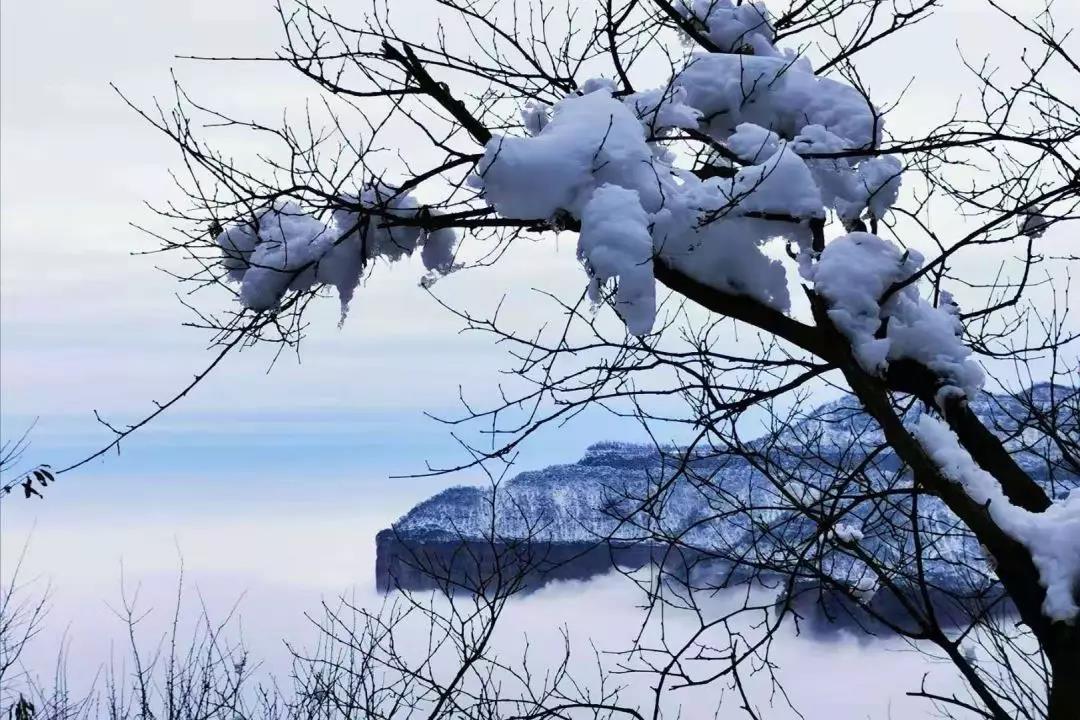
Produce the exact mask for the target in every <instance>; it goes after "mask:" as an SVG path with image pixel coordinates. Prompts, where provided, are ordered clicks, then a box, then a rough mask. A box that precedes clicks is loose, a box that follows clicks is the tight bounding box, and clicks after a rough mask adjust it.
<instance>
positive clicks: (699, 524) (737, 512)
mask: <svg viewBox="0 0 1080 720" xmlns="http://www.w3.org/2000/svg"><path fill="white" fill-rule="evenodd" d="M1075 392H1076V390H1075V389H1073V388H1066V387H1062V386H1051V385H1048V384H1044V385H1036V386H1034V387H1032V388H1031V389H1029V390H1028V391H1027V392H1026V393H1024V395H1023V396H1021V397H1025V398H1027V402H1023V401H1021V399H1020V398H1019V397H1016V396H1008V395H990V394H986V395H983V396H982V397H980V398H979V399H978V400H976V401H974V402H973V404H972V408H973V410H974V411H975V413H976V414H977V415H979V416H980V417H981V418H982V419H983V421H984V422H985V423H986V424H987V426H988V427H990V428H991V429H992V430H993V431H994V432H996V433H997V434H998V435H999V436H1000V437H1002V438H1003V439H1005V441H1006V445H1007V447H1008V448H1009V449H1010V450H1011V451H1012V452H1013V455H1014V457H1015V458H1016V460H1017V462H1018V463H1019V464H1020V465H1021V466H1022V467H1023V468H1024V469H1025V470H1026V471H1028V472H1029V473H1030V474H1031V475H1032V476H1033V477H1034V478H1035V479H1036V480H1037V481H1039V482H1040V483H1043V484H1044V485H1046V486H1047V487H1048V488H1050V490H1051V493H1052V494H1053V495H1055V496H1059V497H1060V496H1062V495H1064V494H1066V493H1067V492H1068V491H1069V490H1071V489H1072V488H1074V487H1076V486H1077V485H1080V477H1077V476H1076V475H1071V474H1069V473H1068V471H1067V468H1062V467H1059V466H1058V465H1057V463H1056V460H1058V459H1060V457H1061V454H1060V451H1059V449H1058V448H1057V447H1056V446H1055V445H1054V444H1053V443H1052V442H1051V441H1049V440H1048V439H1047V438H1046V437H1045V436H1044V435H1042V434H1041V433H1038V432H1037V431H1034V430H1032V429H1030V428H1029V429H1027V430H1023V431H1021V430H1020V429H1019V428H1022V427H1026V426H1027V425H1029V424H1030V422H1029V416H1030V415H1031V410H1030V408H1032V407H1034V408H1036V409H1039V408H1047V407H1049V406H1050V405H1051V404H1052V402H1051V401H1052V398H1053V399H1054V400H1056V401H1057V402H1058V403H1060V402H1061V398H1062V397H1064V396H1068V395H1070V394H1071V393H1075ZM1068 405H1070V406H1072V407H1075V403H1068ZM922 412H923V409H922V408H921V407H920V406H918V404H914V405H913V406H912V407H911V409H910V410H909V411H908V413H907V415H906V416H905V422H911V423H915V422H917V421H918V418H919V416H920V415H921V414H922ZM1054 421H1055V422H1057V423H1058V427H1059V428H1060V429H1061V431H1062V432H1063V434H1064V435H1065V436H1066V437H1068V436H1069V435H1070V434H1073V435H1077V434H1080V428H1078V422H1080V418H1078V417H1076V415H1075V414H1073V413H1070V412H1068V411H1059V412H1058V413H1057V415H1056V417H1055V418H1054ZM882 444H883V443H882V438H881V434H880V431H879V430H878V429H877V427H876V425H875V424H874V423H873V421H872V420H871V419H870V418H869V417H868V416H867V415H866V414H865V413H863V412H862V411H861V410H860V409H859V408H858V406H857V405H856V404H855V402H854V400H853V399H852V398H850V397H845V398H841V399H839V400H837V401H834V402H831V403H828V404H825V405H822V406H820V407H818V408H816V409H814V410H812V411H810V412H809V413H805V414H803V415H802V416H799V417H796V418H794V419H793V421H792V422H790V423H785V424H784V425H783V426H782V429H781V430H780V431H779V432H778V433H771V434H768V435H767V436H764V437H762V438H759V439H758V440H755V441H752V442H748V443H747V445H746V448H745V449H746V450H748V451H749V452H750V453H751V454H752V455H754V456H755V458H754V461H753V462H751V461H750V460H748V459H747V457H746V456H745V454H744V453H740V454H731V453H729V452H722V451H720V450H719V449H715V450H712V451H705V450H696V451H695V453H694V454H693V455H692V456H689V457H687V456H686V453H684V452H680V450H679V449H678V448H675V447H670V448H663V449H658V448H656V447H655V446H647V445H636V444H630V443H620V442H602V443H598V444H596V445H593V446H592V447H590V448H589V449H588V450H587V451H586V453H585V455H584V457H582V458H581V459H580V460H578V461H577V462H575V463H572V464H566V465H552V466H550V467H547V468H544V469H542V470H536V471H530V472H523V473H521V474H519V475H517V476H516V477H514V478H512V479H511V480H509V481H506V482H505V483H504V484H502V485H501V486H500V487H499V489H498V490H497V491H496V492H495V493H494V494H493V492H492V490H491V489H490V488H482V487H453V488H449V489H447V490H444V491H443V492H441V493H439V494H437V495H435V496H433V497H432V498H430V499H428V500H425V501H424V502H422V503H420V504H418V505H417V506H416V507H414V508H413V509H412V510H410V511H409V512H408V513H407V514H406V515H404V516H403V517H402V518H401V519H400V520H398V521H397V522H396V523H395V524H394V526H393V528H392V529H388V530H384V531H383V532H382V533H380V534H379V538H378V550H379V555H380V557H379V563H378V565H379V571H378V572H379V573H380V575H381V576H383V575H385V574H386V573H387V572H389V571H390V568H391V567H392V566H394V562H393V558H392V557H391V555H394V554H398V553H399V552H400V551H401V549H402V547H403V546H408V547H409V548H411V549H412V551H415V550H416V549H418V548H424V547H429V548H434V547H436V546H438V547H441V548H443V549H444V550H445V549H446V548H451V547H453V546H454V545H455V544H461V543H463V542H473V541H476V542H486V541H489V540H491V539H494V540H495V541H496V542H498V543H505V542H513V541H514V540H520V539H522V538H533V539H534V540H539V541H543V542H545V543H549V544H566V545H574V546H577V547H585V546H587V545H588V544H595V543H597V542H598V541H609V540H613V541H616V542H617V543H618V544H623V545H645V546H648V545H650V544H652V545H656V544H657V538H660V537H674V536H679V537H680V538H681V540H682V541H683V542H684V543H685V544H686V545H688V546H690V547H692V548H696V549H701V550H704V551H706V552H709V551H716V552H717V553H718V554H721V555H725V556H728V557H730V556H731V554H732V553H740V554H741V553H752V554H755V555H757V556H758V557H762V556H764V555H768V554H769V553H775V552H777V548H778V547H780V546H782V545H784V543H785V540H786V539H787V538H790V539H791V540H793V541H802V540H803V539H805V538H806V537H809V536H812V535H813V533H814V532H815V527H814V523H813V521H811V520H809V519H807V518H806V517H805V515H804V513H801V512H799V511H798V510H797V509H796V505H799V504H801V505H804V506H809V507H811V508H814V507H815V506H816V507H821V508H824V507H836V506H835V504H834V503H837V502H842V500H840V498H842V497H843V496H844V494H843V493H842V492H840V491H839V490H838V489H836V486H837V478H838V477H845V476H848V475H851V474H852V473H853V472H855V471H856V470H861V474H860V475H859V477H860V478H861V480H862V482H868V483H871V484H872V485H874V486H877V487H880V488H884V487H887V486H892V485H893V484H901V483H904V482H906V481H907V479H906V478H905V477H904V476H903V474H902V473H901V472H900V470H901V469H902V468H901V464H900V463H899V461H898V460H897V458H896V457H895V456H894V455H893V454H892V453H891V451H889V450H884V451H881V450H880V449H879V448H878V446H879V445H882ZM763 468H768V469H769V474H771V475H772V477H771V478H770V477H768V476H767V474H766V473H765V472H763V471H762V469H763ZM677 471H679V472H677ZM675 476H678V479H676V480H674V481H673V482H669V480H671V478H673V477H675ZM657 497H658V498H659V502H656V501H655V500H654V501H652V502H649V503H645V502H644V501H645V500H646V499H654V498H657ZM921 503H922V504H921V505H920V514H921V515H922V516H923V517H924V518H925V521H924V528H925V529H926V530H927V531H929V532H936V530H939V529H941V530H945V529H947V530H948V532H942V533H940V539H939V540H938V541H937V543H936V544H935V546H934V547H933V548H932V549H930V550H927V551H926V553H925V554H926V555H927V556H928V557H929V565H928V567H929V572H930V573H931V574H932V575H935V576H938V577H939V579H940V580H941V581H942V582H948V583H949V584H954V583H955V582H959V581H960V580H961V579H962V578H960V577H959V575H958V574H963V573H968V574H970V573H972V572H975V573H976V574H978V572H979V569H980V568H982V567H983V566H984V560H983V557H982V554H981V553H980V552H979V548H978V546H977V545H976V544H974V543H973V541H971V540H970V539H969V538H967V537H965V536H963V535H961V534H958V533H957V532H956V531H955V530H954V529H953V518H952V517H951V514H950V513H949V512H948V510H947V509H946V508H945V507H944V506H943V505H941V504H940V503H938V502H937V501H936V500H934V499H933V498H927V499H925V500H922V501H921ZM895 511H896V512H903V509H902V508H896V509H895ZM493 512H494V523H493V521H492V513H493ZM842 519H843V523H842V526H841V524H838V525H837V526H836V528H835V529H834V532H837V533H839V532H849V533H857V534H858V535H859V538H860V539H859V542H860V543H862V544H863V545H864V547H865V548H866V549H868V550H870V551H871V552H872V553H884V554H887V555H888V554H892V555H895V556H897V557H903V554H904V553H905V552H910V548H905V547H903V545H902V544H901V545H898V544H897V539H896V533H895V531H894V528H893V527H892V526H891V525H890V523H889V518H888V517H887V516H883V512H882V510H881V507H880V506H877V507H874V506H871V505H870V504H868V503H862V504H857V505H853V506H852V507H851V509H850V511H849V512H847V513H845V514H844V517H843V518H842ZM762 527H769V528H770V530H769V531H768V532H766V533H762V531H761V528H762ZM493 531H494V532H493ZM822 563H823V564H829V563H831V564H830V565H828V567H830V568H831V570H830V572H843V573H851V571H852V561H851V559H850V556H846V555H842V556H841V557H838V558H835V559H833V558H831V557H830V558H825V557H824V556H823V557H822ZM958 568H962V570H960V569H958ZM970 581H971V579H970V577H968V578H967V580H966V582H965V584H967V585H968V586H970ZM379 584H380V586H382V587H388V586H389V583H388V582H387V578H386V577H380V578H379Z"/></svg>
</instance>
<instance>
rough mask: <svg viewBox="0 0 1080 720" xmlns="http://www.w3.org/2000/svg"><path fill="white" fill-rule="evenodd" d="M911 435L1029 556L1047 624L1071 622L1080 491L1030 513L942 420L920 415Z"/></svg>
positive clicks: (1079, 578)
mask: <svg viewBox="0 0 1080 720" xmlns="http://www.w3.org/2000/svg"><path fill="white" fill-rule="evenodd" d="M915 436H916V437H917V438H918V440H919V443H920V444H921V445H922V446H923V449H925V450H926V452H927V454H928V455H929V456H930V458H931V459H932V460H933V461H934V462H935V463H936V464H937V465H938V467H940V468H941V471H942V473H943V474H944V475H945V476H946V477H947V478H949V479H950V480H952V481H953V482H955V483H958V484H959V485H960V486H962V487H963V488H964V491H965V492H966V493H967V494H968V495H969V496H971V499H972V500H974V501H975V502H977V503H979V504H980V505H986V506H987V510H988V512H989V513H990V517H991V518H993V520H994V522H995V523H997V525H998V526H999V527H1000V528H1001V529H1002V530H1003V531H1005V532H1006V533H1007V534H1008V535H1010V536H1011V537H1013V538H1015V539H1016V540H1017V541H1019V542H1020V543H1021V544H1023V545H1024V546H1025V547H1026V548H1027V549H1028V550H1029V551H1030V552H1031V557H1032V560H1033V561H1034V563H1035V567H1036V568H1038V570H1039V578H1040V581H1041V582H1042V585H1043V587H1045V588H1046V598H1045V600H1044V601H1043V613H1044V614H1045V615H1046V616H1047V617H1048V618H1050V619H1051V620H1055V621H1056V620H1060V621H1063V622H1067V623H1071V622H1073V621H1074V620H1075V619H1076V616H1077V614H1078V613H1080V607H1078V604H1077V603H1078V598H1077V594H1078V592H1080V491H1077V490H1075V489H1074V490H1073V491H1072V492H1071V493H1070V494H1069V495H1068V496H1066V497H1065V498H1064V499H1060V500H1057V501H1055V502H1054V503H1053V504H1052V505H1051V506H1050V507H1049V508H1047V509H1046V510H1045V511H1043V512H1041V513H1034V512H1031V511H1029V510H1026V509H1024V508H1021V507H1018V506H1016V505H1013V504H1012V503H1010V502H1009V499H1008V498H1007V497H1006V496H1005V493H1004V492H1003V491H1002V489H1001V485H1000V484H999V483H998V481H997V480H995V479H994V477H993V476H992V475H990V473H988V472H986V471H985V470H983V469H982V468H981V467H979V466H978V464H976V463H975V461H974V460H972V459H971V456H970V455H969V454H968V453H967V451H966V450H964V449H963V448H962V447H961V446H960V443H959V441H958V440H957V438H956V435H955V434H953V432H952V430H951V429H950V428H949V426H948V425H947V424H946V423H944V422H943V421H941V420H939V419H937V418H935V417H932V416H930V415H923V416H922V417H920V418H919V424H918V426H917V427H916V430H915Z"/></svg>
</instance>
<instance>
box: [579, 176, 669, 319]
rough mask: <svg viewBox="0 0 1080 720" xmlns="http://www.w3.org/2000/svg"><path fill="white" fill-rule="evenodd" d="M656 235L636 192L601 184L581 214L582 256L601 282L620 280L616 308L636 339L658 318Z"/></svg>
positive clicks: (580, 241) (580, 248)
mask: <svg viewBox="0 0 1080 720" xmlns="http://www.w3.org/2000/svg"><path fill="white" fill-rule="evenodd" d="M652 249H653V248H652V236H651V235H650V234H649V217H648V215H646V213H645V211H644V210H643V209H642V207H641V202H640V201H639V200H638V194H637V193H636V192H635V191H633V190H627V189H626V188H621V187H619V186H618V185H602V186H600V187H599V188H597V189H596V191H595V192H594V193H593V194H592V197H591V198H590V199H589V202H588V204H587V205H586V206H585V210H584V211H583V212H582V216H581V234H580V236H579V237H578V257H580V258H581V259H582V260H583V261H584V262H585V264H586V265H587V267H588V269H589V270H590V271H591V273H592V274H593V275H594V278H595V280H597V281H599V282H600V283H604V282H607V281H608V280H609V279H612V278H618V283H619V284H618V290H617V292H616V295H615V309H616V311H618V313H619V315H620V316H621V317H622V318H623V320H624V321H625V322H626V327H627V329H628V330H629V331H630V332H631V333H633V334H634V335H644V334H646V333H648V332H649V331H650V330H651V329H652V325H653V320H654V318H655V317H656V282H655V281H654V280H653V266H652Z"/></svg>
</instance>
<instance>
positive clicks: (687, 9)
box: [678, 0, 775, 54]
mask: <svg viewBox="0 0 1080 720" xmlns="http://www.w3.org/2000/svg"><path fill="white" fill-rule="evenodd" d="M678 7H679V10H680V11H681V12H682V15H683V17H686V18H693V19H695V20H696V21H697V22H698V23H700V24H701V25H703V26H704V30H705V35H706V36H707V37H708V38H709V40H710V41H712V43H713V44H714V45H716V47H718V48H719V49H720V50H721V51H723V52H739V51H741V50H743V49H749V50H751V51H752V52H755V53H758V54H767V53H769V52H775V49H774V48H773V34H774V33H773V28H772V24H771V22H770V16H769V12H768V10H766V9H765V5H764V3H760V2H746V3H739V4H735V3H734V2H732V1H731V0H680V1H679V3H678Z"/></svg>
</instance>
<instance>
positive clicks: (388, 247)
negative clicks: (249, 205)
mask: <svg viewBox="0 0 1080 720" xmlns="http://www.w3.org/2000/svg"><path fill="white" fill-rule="evenodd" d="M341 200H342V206H343V208H344V209H339V210H337V211H336V212H334V213H333V215H332V217H331V219H330V222H329V223H324V222H323V221H321V220H319V219H318V218H316V217H314V216H313V215H311V214H309V213H306V212H304V211H303V210H302V209H301V208H300V207H299V206H298V205H297V204H296V203H293V202H289V201H280V202H277V203H275V204H274V205H273V206H272V207H270V208H269V209H266V210H263V211H261V212H259V213H257V214H256V215H255V217H254V218H253V219H252V220H250V221H247V222H238V223H234V224H232V225H230V226H229V227H227V228H225V229H224V230H223V231H222V232H221V233H220V234H219V235H218V237H217V238H216V243H217V245H218V247H219V248H220V249H221V253H222V260H221V262H222V266H223V267H224V268H225V270H226V272H227V277H228V279H230V280H232V281H234V282H237V283H239V284H240V290H239V293H238V297H239V301H240V304H241V305H243V306H244V307H245V308H248V309H250V310H255V311H263V310H271V309H273V308H275V307H276V306H277V305H278V304H279V303H280V302H281V300H282V298H283V297H284V296H285V294H286V293H287V292H290V291H292V292H305V291H308V290H310V289H312V288H313V287H315V286H316V285H332V286H334V288H336V289H337V293H338V297H339V299H340V300H341V308H342V314H343V315H344V313H345V312H346V311H347V310H348V305H349V302H350V301H351V300H352V297H353V294H354V292H355V290H356V287H357V286H358V285H359V283H360V276H361V274H362V272H363V269H364V267H365V265H366V264H367V262H368V261H369V260H372V259H374V258H377V257H381V258H384V259H386V260H388V261H391V262H393V261H396V260H400V259H402V258H404V257H408V256H410V255H412V253H413V252H414V251H415V250H416V249H417V248H422V250H421V259H422V260H423V263H424V267H425V268H427V269H428V270H429V271H430V272H432V273H438V274H441V273H446V272H449V271H450V270H451V269H452V267H453V258H454V246H455V242H456V235H455V233H454V231H453V230H451V229H437V230H433V231H430V232H429V231H427V230H425V229H423V228H422V227H421V226H420V225H398V226H394V225H388V223H392V222H393V220H394V219H395V218H401V219H406V220H412V219H416V218H418V217H419V216H420V213H421V212H422V211H421V208H420V206H419V204H418V203H417V201H416V200H415V198H413V197H412V196H411V195H409V194H407V193H401V192H398V191H396V190H395V189H394V188H391V187H388V186H386V185H381V184H379V185H374V186H369V187H367V188H365V189H364V190H363V191H362V192H361V194H360V196H359V197H357V196H345V197H343V198H342V199H341Z"/></svg>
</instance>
